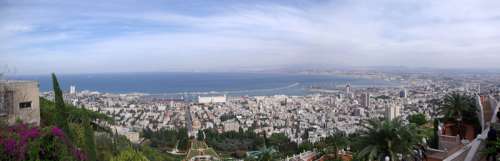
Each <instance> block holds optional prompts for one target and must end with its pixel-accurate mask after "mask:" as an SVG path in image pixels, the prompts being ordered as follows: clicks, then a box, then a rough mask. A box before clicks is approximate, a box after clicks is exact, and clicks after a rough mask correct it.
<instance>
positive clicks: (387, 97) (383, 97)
mask: <svg viewBox="0 0 500 161" xmlns="http://www.w3.org/2000/svg"><path fill="white" fill-rule="evenodd" d="M375 99H377V100H378V99H383V100H386V99H391V97H389V96H386V95H380V96H377V97H375Z"/></svg>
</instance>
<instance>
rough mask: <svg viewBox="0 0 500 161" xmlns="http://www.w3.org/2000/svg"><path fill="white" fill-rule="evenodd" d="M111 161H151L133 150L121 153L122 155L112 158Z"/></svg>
mask: <svg viewBox="0 0 500 161" xmlns="http://www.w3.org/2000/svg"><path fill="white" fill-rule="evenodd" d="M111 161H149V160H148V158H146V157H145V156H144V155H143V154H142V153H141V152H138V151H136V150H133V149H131V148H129V149H127V150H124V151H121V152H120V154H118V155H117V156H115V157H113V158H111Z"/></svg>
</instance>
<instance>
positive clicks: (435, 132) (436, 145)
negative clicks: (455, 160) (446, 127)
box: [429, 119, 439, 149]
mask: <svg viewBox="0 0 500 161" xmlns="http://www.w3.org/2000/svg"><path fill="white" fill-rule="evenodd" d="M438 126H439V121H438V120H437V119H434V128H433V135H432V137H431V141H430V142H429V146H430V147H431V148H434V149H439V130H438Z"/></svg>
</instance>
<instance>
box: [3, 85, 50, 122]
mask: <svg viewBox="0 0 500 161" xmlns="http://www.w3.org/2000/svg"><path fill="white" fill-rule="evenodd" d="M0 88H2V89H1V90H0V92H1V93H2V95H4V94H5V93H12V97H10V98H8V99H7V100H4V107H6V108H7V110H8V114H7V116H1V117H0V119H2V120H4V121H6V122H7V123H8V124H9V125H12V124H15V123H16V120H17V119H20V120H22V121H23V123H27V124H33V125H36V126H39V125H40V98H39V97H40V93H39V90H38V82H36V81H3V82H0ZM7 101H8V102H7ZM22 102H31V107H29V108H20V103H22Z"/></svg>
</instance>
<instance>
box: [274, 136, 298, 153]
mask: <svg viewBox="0 0 500 161" xmlns="http://www.w3.org/2000/svg"><path fill="white" fill-rule="evenodd" d="M268 146H269V147H274V148H276V149H278V151H279V156H280V157H286V156H290V155H293V154H297V153H298V152H299V151H298V146H297V143H295V142H292V141H290V139H288V137H287V136H286V135H285V134H283V133H274V134H272V135H271V137H269V139H268Z"/></svg>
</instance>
